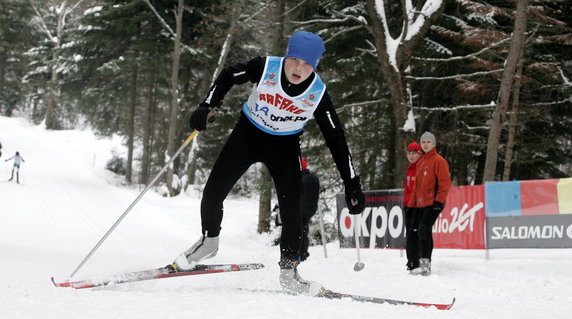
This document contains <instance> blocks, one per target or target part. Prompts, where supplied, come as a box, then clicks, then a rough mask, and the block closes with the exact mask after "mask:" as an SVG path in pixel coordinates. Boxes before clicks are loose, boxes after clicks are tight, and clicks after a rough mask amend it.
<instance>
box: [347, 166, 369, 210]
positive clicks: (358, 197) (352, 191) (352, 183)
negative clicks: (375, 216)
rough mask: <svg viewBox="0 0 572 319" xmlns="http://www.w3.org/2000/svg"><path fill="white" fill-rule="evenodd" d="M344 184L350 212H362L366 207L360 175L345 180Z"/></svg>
mask: <svg viewBox="0 0 572 319" xmlns="http://www.w3.org/2000/svg"><path fill="white" fill-rule="evenodd" d="M344 185H345V188H346V189H345V193H346V204H347V205H348V208H349V210H350V214H352V215H357V214H361V212H363V209H364V208H365V195H364V194H363V192H362V190H361V184H360V180H359V176H356V177H354V178H352V179H350V180H349V181H346V182H344Z"/></svg>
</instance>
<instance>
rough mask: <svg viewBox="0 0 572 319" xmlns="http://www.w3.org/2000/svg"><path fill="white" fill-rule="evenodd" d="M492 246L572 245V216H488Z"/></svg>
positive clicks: (561, 246)
mask: <svg viewBox="0 0 572 319" xmlns="http://www.w3.org/2000/svg"><path fill="white" fill-rule="evenodd" d="M487 234H488V236H487V247H488V248H572V215H570V214H560V215H531V216H509V217H494V218H488V219H487Z"/></svg>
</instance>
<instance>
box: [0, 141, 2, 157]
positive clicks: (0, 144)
mask: <svg viewBox="0 0 572 319" xmlns="http://www.w3.org/2000/svg"><path fill="white" fill-rule="evenodd" d="M0 157H2V142H0Z"/></svg>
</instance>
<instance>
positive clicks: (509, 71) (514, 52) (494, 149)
mask: <svg viewBox="0 0 572 319" xmlns="http://www.w3.org/2000/svg"><path fill="white" fill-rule="evenodd" d="M527 11H528V0H519V1H518V2H517V4H516V19H515V22H514V31H513V35H512V40H511V43H510V50H509V53H508V57H507V62H506V65H505V70H504V72H503V77H502V81H501V86H500V89H499V96H498V99H497V106H496V108H495V111H494V113H493V118H492V121H491V130H490V132H489V139H488V142H487V155H486V161H485V169H484V171H483V182H490V181H494V180H495V176H496V168H497V159H498V149H499V145H500V136H501V131H502V126H503V123H504V121H505V116H506V112H507V108H508V103H509V99H510V93H511V90H512V84H513V79H514V74H515V72H516V65H517V63H518V58H519V56H520V55H521V51H522V50H523V45H524V38H525V35H524V32H525V31H526V21H527V16H526V15H527Z"/></svg>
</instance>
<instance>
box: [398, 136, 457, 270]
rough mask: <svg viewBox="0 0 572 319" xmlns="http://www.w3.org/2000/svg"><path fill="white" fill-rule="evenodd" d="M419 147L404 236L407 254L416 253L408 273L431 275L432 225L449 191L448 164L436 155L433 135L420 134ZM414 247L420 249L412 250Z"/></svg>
mask: <svg viewBox="0 0 572 319" xmlns="http://www.w3.org/2000/svg"><path fill="white" fill-rule="evenodd" d="M420 142H421V148H422V149H423V151H424V152H425V155H424V156H423V158H422V159H421V160H420V161H419V162H418V163H417V172H416V173H415V184H414V185H413V190H412V191H411V196H410V199H409V204H408V205H407V206H408V207H412V208H414V209H415V210H414V213H413V220H412V222H411V231H410V232H408V233H407V245H408V246H411V248H412V250H411V253H412V254H415V253H416V252H419V251H420V259H419V263H420V265H419V267H417V268H415V269H413V270H411V272H410V273H411V274H412V275H423V276H428V275H430V274H431V254H432V252H433V231H432V228H433V224H434V223H435V221H436V220H437V217H439V214H440V213H441V211H442V210H443V207H444V206H445V200H446V199H447V194H448V193H449V190H450V189H451V177H450V173H449V163H447V160H445V159H444V158H443V157H442V156H441V155H439V154H438V153H437V150H436V149H435V146H436V144H437V142H436V140H435V135H433V134H432V133H430V132H425V133H423V134H422V135H421V139H420ZM416 244H417V245H418V247H419V248H420V249H416V248H415V246H416Z"/></svg>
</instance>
